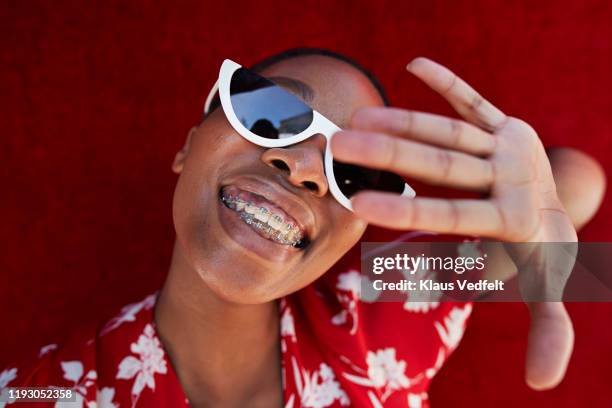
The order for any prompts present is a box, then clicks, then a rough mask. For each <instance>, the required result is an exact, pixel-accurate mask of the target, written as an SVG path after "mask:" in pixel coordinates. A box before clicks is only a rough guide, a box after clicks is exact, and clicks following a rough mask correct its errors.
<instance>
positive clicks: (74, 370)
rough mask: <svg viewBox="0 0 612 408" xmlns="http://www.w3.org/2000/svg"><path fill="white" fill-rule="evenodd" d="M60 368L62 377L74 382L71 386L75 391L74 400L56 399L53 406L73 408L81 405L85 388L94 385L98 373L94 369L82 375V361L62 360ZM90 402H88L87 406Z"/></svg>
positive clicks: (85, 393) (84, 395)
mask: <svg viewBox="0 0 612 408" xmlns="http://www.w3.org/2000/svg"><path fill="white" fill-rule="evenodd" d="M60 365H61V367H62V370H63V371H64V379H66V380H68V381H72V382H73V383H74V384H73V386H72V387H71V388H72V390H74V391H75V394H76V400H75V401H72V402H62V401H58V402H56V403H55V408H75V407H82V406H83V402H85V399H86V398H87V388H89V387H91V386H94V385H95V380H96V379H97V378H98V375H97V373H96V371H95V370H89V371H88V372H87V374H86V375H85V376H83V374H84V372H85V370H84V368H83V363H82V362H80V361H78V360H74V361H62V362H61V363H60ZM89 404H90V402H88V406H89Z"/></svg>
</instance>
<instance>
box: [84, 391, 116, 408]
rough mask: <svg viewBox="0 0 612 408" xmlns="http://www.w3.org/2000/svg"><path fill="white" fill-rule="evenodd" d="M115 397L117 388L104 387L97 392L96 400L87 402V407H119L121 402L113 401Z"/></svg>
mask: <svg viewBox="0 0 612 408" xmlns="http://www.w3.org/2000/svg"><path fill="white" fill-rule="evenodd" d="M113 398H115V389H114V388H112V387H104V388H102V389H101V390H100V389H98V390H97V392H96V401H92V402H90V403H88V404H87V408H119V404H115V403H114V402H113Z"/></svg>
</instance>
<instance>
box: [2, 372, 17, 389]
mask: <svg viewBox="0 0 612 408" xmlns="http://www.w3.org/2000/svg"><path fill="white" fill-rule="evenodd" d="M15 378H17V368H10V369H9V368H7V369H6V370H4V371H2V372H1V373H0V390H2V389H3V388H6V386H7V385H8V384H9V383H10V382H11V381H13V380H14V379H15Z"/></svg>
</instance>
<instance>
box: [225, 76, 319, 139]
mask: <svg viewBox="0 0 612 408" xmlns="http://www.w3.org/2000/svg"><path fill="white" fill-rule="evenodd" d="M230 99H231V102H232V108H233V109H234V113H235V114H236V117H237V118H238V120H239V121H240V122H241V123H242V124H243V125H244V127H246V128H247V129H249V130H250V131H251V132H253V133H255V134H256V135H258V136H261V137H265V138H267V139H283V138H287V137H291V136H295V135H297V134H298V133H301V132H303V131H304V130H305V129H306V128H307V127H308V126H310V124H311V123H312V116H313V115H312V109H311V108H310V106H308V105H306V104H305V103H304V102H302V101H301V100H300V99H299V98H298V97H296V96H295V95H293V94H291V93H290V92H288V91H286V90H284V89H283V88H281V87H280V86H278V85H276V84H274V83H273V82H271V81H269V80H267V79H266V78H263V77H261V76H259V75H257V74H255V73H254V72H251V71H249V70H248V69H245V68H239V69H238V70H237V71H236V72H234V74H233V75H232V81H231V84H230Z"/></svg>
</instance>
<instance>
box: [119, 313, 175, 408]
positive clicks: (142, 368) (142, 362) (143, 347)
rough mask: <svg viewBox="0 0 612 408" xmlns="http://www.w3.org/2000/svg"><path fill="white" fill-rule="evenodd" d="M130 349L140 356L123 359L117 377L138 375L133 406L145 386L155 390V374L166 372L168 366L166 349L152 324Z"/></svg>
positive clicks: (147, 326) (134, 386)
mask: <svg viewBox="0 0 612 408" xmlns="http://www.w3.org/2000/svg"><path fill="white" fill-rule="evenodd" d="M130 350H131V351H132V353H135V354H137V355H138V358H136V357H134V356H127V357H125V358H124V359H123V360H121V363H119V371H118V372H117V378H118V379H124V380H129V379H132V378H134V377H136V379H135V380H134V384H133V386H132V406H135V405H136V401H137V400H138V398H139V397H140V393H141V392H142V390H143V389H144V387H145V386H147V387H149V388H150V389H151V390H155V378H154V376H155V374H166V373H167V372H168V368H167V366H166V360H165V358H164V351H163V349H162V348H161V345H160V342H159V339H158V338H157V336H156V335H155V330H154V329H153V326H152V325H151V324H147V325H146V326H145V328H144V332H143V334H141V335H140V337H138V341H137V342H136V343H132V344H131V346H130Z"/></svg>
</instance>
